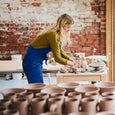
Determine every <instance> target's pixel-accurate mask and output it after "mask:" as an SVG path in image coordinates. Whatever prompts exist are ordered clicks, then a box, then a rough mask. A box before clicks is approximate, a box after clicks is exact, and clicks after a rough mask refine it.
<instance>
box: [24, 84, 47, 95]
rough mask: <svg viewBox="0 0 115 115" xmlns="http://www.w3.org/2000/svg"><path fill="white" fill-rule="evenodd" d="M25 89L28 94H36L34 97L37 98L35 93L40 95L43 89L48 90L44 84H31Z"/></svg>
mask: <svg viewBox="0 0 115 115" xmlns="http://www.w3.org/2000/svg"><path fill="white" fill-rule="evenodd" d="M23 88H24V89H26V90H27V92H32V93H34V96H35V93H38V92H40V91H41V90H42V89H44V88H46V84H42V83H31V84H27V85H25V86H24V87H23Z"/></svg>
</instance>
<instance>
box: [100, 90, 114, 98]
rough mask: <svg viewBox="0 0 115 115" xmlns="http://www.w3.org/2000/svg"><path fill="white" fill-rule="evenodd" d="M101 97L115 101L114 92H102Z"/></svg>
mask: <svg viewBox="0 0 115 115" xmlns="http://www.w3.org/2000/svg"><path fill="white" fill-rule="evenodd" d="M101 96H102V97H110V98H113V99H115V92H104V93H102V94H101Z"/></svg>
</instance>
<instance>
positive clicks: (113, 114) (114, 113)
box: [95, 112, 115, 115]
mask: <svg viewBox="0 0 115 115" xmlns="http://www.w3.org/2000/svg"><path fill="white" fill-rule="evenodd" d="M95 115H115V112H99V113H96V114H95Z"/></svg>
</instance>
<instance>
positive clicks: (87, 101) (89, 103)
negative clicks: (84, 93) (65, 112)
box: [81, 98, 97, 114]
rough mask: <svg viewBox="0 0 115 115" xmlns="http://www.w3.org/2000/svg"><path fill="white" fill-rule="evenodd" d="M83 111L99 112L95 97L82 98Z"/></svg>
mask: <svg viewBox="0 0 115 115" xmlns="http://www.w3.org/2000/svg"><path fill="white" fill-rule="evenodd" d="M81 112H87V113H90V114H95V113H96V112H97V103H96V101H95V99H91V98H83V99H81Z"/></svg>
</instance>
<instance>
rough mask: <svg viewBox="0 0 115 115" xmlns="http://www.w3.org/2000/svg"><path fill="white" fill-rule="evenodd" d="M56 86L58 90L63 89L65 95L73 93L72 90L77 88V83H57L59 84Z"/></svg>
mask: <svg viewBox="0 0 115 115" xmlns="http://www.w3.org/2000/svg"><path fill="white" fill-rule="evenodd" d="M57 86H58V87H59V88H64V89H66V95H67V94H68V93H69V92H73V91H74V89H75V88H76V87H77V86H79V83H77V82H74V81H73V82H72V81H71V82H63V83H59V84H57Z"/></svg>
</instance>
